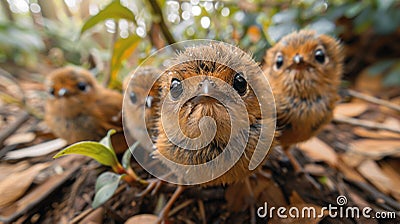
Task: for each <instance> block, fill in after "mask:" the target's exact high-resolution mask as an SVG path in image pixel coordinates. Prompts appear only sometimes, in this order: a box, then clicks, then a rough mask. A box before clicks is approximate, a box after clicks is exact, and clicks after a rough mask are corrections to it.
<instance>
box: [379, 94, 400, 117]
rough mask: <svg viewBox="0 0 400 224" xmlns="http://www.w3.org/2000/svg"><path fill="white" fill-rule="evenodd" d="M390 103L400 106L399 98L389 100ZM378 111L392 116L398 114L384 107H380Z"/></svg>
mask: <svg viewBox="0 0 400 224" xmlns="http://www.w3.org/2000/svg"><path fill="white" fill-rule="evenodd" d="M390 102H391V103H394V104H397V105H400V96H398V97H395V98H393V99H391V100H390ZM380 110H381V111H382V112H383V113H386V114H390V115H393V116H398V115H399V114H400V112H399V111H397V110H393V109H390V108H388V107H385V106H380Z"/></svg>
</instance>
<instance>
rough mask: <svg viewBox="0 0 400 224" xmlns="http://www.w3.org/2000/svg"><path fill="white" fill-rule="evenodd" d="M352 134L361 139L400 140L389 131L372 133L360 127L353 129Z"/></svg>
mask: <svg viewBox="0 0 400 224" xmlns="http://www.w3.org/2000/svg"><path fill="white" fill-rule="evenodd" d="M353 132H354V134H356V135H358V136H359V137H363V138H375V139H390V138H400V134H397V133H394V132H391V131H384V130H379V131H372V130H369V129H365V128H362V127H355V128H353Z"/></svg>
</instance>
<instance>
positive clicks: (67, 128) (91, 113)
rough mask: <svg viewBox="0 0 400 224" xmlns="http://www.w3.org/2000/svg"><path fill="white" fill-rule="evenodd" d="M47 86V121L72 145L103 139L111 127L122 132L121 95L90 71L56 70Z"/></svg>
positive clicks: (55, 132) (56, 132)
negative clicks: (101, 84) (102, 82)
mask: <svg viewBox="0 0 400 224" xmlns="http://www.w3.org/2000/svg"><path fill="white" fill-rule="evenodd" d="M47 88H48V93H49V97H48V99H47V102H46V114H45V121H46V123H47V125H48V126H49V127H50V128H51V130H52V131H53V133H54V134H55V135H56V136H57V137H60V138H63V139H65V140H66V141H67V142H68V143H69V144H72V143H75V142H78V141H83V140H100V139H101V138H102V137H104V136H105V135H106V133H107V131H108V130H109V129H115V130H117V131H122V116H121V114H122V112H121V110H122V95H121V94H120V93H118V92H116V91H113V90H109V89H106V88H104V87H102V86H100V85H99V84H98V83H97V82H96V80H95V78H94V77H93V75H92V74H91V73H90V72H89V71H87V70H84V69H81V68H76V67H70V66H69V67H64V68H60V69H56V70H54V71H53V72H52V73H51V74H49V77H48V79H47ZM125 149H126V148H125ZM116 151H117V149H116Z"/></svg>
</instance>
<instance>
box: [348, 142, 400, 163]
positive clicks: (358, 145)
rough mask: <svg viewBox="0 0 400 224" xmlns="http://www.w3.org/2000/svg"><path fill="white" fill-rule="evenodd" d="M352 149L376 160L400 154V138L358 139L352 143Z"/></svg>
mask: <svg viewBox="0 0 400 224" xmlns="http://www.w3.org/2000/svg"><path fill="white" fill-rule="evenodd" d="M350 146H351V150H352V151H354V152H355V153H360V154H362V155H364V156H368V157H369V158H374V159H376V160H378V159H381V158H383V157H385V156H396V157H397V156H400V141H398V140H390V141H389V140H372V139H366V140H356V141H353V142H351V143H350Z"/></svg>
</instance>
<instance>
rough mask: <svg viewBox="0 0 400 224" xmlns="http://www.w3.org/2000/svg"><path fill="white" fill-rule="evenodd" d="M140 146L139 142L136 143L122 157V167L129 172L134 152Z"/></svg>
mask: <svg viewBox="0 0 400 224" xmlns="http://www.w3.org/2000/svg"><path fill="white" fill-rule="evenodd" d="M138 145H139V141H137V142H135V143H134V144H133V145H132V146H131V147H129V149H127V150H126V151H125V153H124V155H123V156H122V167H124V169H125V170H127V169H128V168H129V166H130V164H131V158H132V152H133V150H135V149H136V147H137V146H138Z"/></svg>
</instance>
